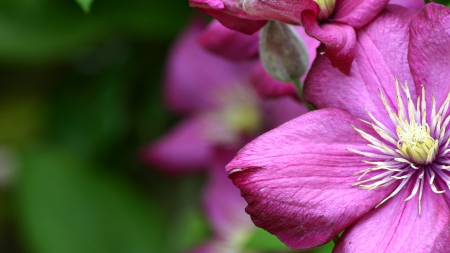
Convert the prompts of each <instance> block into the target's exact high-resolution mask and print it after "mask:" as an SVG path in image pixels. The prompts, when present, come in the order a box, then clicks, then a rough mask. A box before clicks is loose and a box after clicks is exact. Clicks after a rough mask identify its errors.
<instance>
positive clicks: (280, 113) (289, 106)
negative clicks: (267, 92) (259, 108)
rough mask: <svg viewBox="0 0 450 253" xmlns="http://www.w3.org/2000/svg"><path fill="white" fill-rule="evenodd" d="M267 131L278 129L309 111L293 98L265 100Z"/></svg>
mask: <svg viewBox="0 0 450 253" xmlns="http://www.w3.org/2000/svg"><path fill="white" fill-rule="evenodd" d="M263 106H264V112H265V115H266V117H265V119H264V120H265V122H266V124H265V126H266V129H273V128H275V127H278V126H280V125H282V124H284V123H286V122H288V121H289V120H291V119H294V118H297V117H298V116H300V115H302V114H305V113H307V112H308V109H307V108H306V107H305V106H304V105H303V104H302V103H300V102H299V101H298V100H296V99H294V98H292V97H287V96H286V97H279V98H274V99H266V100H264V104H263Z"/></svg>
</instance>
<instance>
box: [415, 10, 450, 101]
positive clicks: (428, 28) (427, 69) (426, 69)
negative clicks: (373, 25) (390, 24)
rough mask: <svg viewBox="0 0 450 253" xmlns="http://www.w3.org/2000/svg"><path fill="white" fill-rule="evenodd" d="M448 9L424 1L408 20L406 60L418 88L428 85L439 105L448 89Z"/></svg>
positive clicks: (449, 41) (449, 24)
mask: <svg viewBox="0 0 450 253" xmlns="http://www.w3.org/2000/svg"><path fill="white" fill-rule="evenodd" d="M449 35H450V9H449V8H448V7H445V6H444V5H440V4H427V5H426V6H425V7H424V9H422V10H421V11H420V12H419V14H418V15H417V17H416V18H415V19H414V20H413V21H412V22H411V40H410V44H409V63H410V66H411V72H412V73H413V75H414V81H415V84H416V87H417V89H420V88H421V87H420V86H421V85H422V84H425V85H426V87H427V94H426V95H427V100H428V101H431V95H432V94H433V95H434V96H435V97H436V103H437V104H438V105H439V104H442V102H443V101H444V100H445V99H446V98H447V94H448V93H449V91H450V85H449V81H450V71H448V69H449V66H450V62H449V59H450V46H449V45H450V36H449Z"/></svg>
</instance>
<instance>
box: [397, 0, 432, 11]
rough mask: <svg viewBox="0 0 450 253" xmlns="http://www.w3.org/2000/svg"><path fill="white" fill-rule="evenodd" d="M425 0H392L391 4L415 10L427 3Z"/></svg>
mask: <svg viewBox="0 0 450 253" xmlns="http://www.w3.org/2000/svg"><path fill="white" fill-rule="evenodd" d="M424 2H425V1H423V0H390V1H389V4H397V5H401V6H404V7H407V8H411V9H414V10H420V9H422V7H423V6H424V5H425V4H424Z"/></svg>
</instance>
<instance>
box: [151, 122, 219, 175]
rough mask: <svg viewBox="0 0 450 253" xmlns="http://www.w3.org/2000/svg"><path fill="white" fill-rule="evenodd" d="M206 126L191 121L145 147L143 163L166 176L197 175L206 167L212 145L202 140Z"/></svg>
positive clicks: (203, 123)
mask: <svg viewBox="0 0 450 253" xmlns="http://www.w3.org/2000/svg"><path fill="white" fill-rule="evenodd" d="M205 127H206V123H205V122H204V121H203V120H202V119H199V118H191V119H189V120H187V121H184V122H182V123H180V124H178V125H177V126H176V127H175V129H173V130H172V131H171V132H169V133H168V134H166V135H165V136H163V137H162V138H161V139H159V140H158V141H156V142H155V143H153V144H151V145H150V146H149V147H147V148H146V149H145V150H144V151H143V153H142V159H143V161H144V162H145V163H147V164H151V165H154V166H156V167H157V168H158V169H161V170H163V171H164V172H169V173H185V172H191V171H197V170H199V169H202V168H204V167H205V166H207V165H208V163H209V162H210V159H211V155H212V154H213V153H212V144H211V143H210V142H209V141H208V140H207V139H206V138H204V132H205Z"/></svg>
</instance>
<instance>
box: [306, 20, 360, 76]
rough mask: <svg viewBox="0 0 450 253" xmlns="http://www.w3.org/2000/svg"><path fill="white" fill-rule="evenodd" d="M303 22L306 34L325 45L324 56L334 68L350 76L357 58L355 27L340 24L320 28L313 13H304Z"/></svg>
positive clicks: (325, 25)
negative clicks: (354, 60)
mask: <svg viewBox="0 0 450 253" xmlns="http://www.w3.org/2000/svg"><path fill="white" fill-rule="evenodd" d="M302 22H303V26H304V27H305V30H306V32H307V33H308V34H309V35H311V36H312V37H314V38H316V39H318V40H319V41H321V42H322V43H323V44H324V45H325V47H326V49H325V54H324V55H325V56H327V57H328V58H329V59H330V61H331V64H332V65H333V67H335V68H338V69H339V70H340V71H342V72H343V73H345V74H348V73H349V71H350V66H351V63H352V61H353V58H354V56H355V45H356V35H355V30H354V29H353V27H351V26H348V25H345V24H339V23H330V24H323V25H320V26H319V24H317V20H316V16H315V14H314V13H313V12H311V11H305V12H303V15H302Z"/></svg>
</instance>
